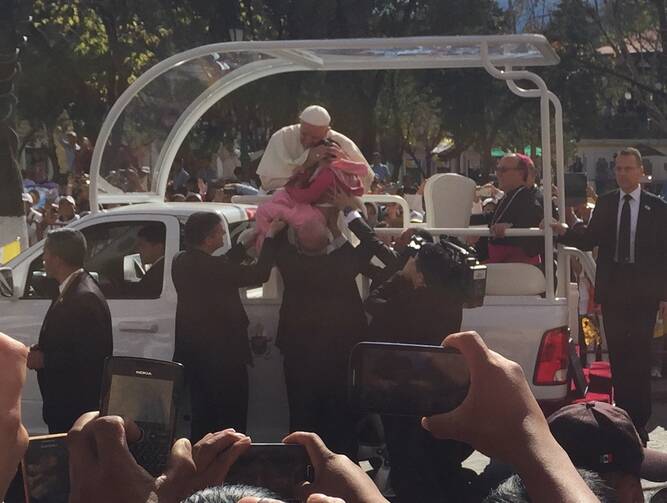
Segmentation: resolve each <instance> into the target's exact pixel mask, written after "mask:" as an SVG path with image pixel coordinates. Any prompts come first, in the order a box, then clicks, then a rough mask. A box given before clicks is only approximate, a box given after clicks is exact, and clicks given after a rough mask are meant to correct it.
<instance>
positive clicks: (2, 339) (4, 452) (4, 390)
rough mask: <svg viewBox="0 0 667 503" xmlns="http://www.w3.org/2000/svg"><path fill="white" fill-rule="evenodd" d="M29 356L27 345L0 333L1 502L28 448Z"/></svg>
mask: <svg viewBox="0 0 667 503" xmlns="http://www.w3.org/2000/svg"><path fill="white" fill-rule="evenodd" d="M27 359H28V348H27V347H25V346H24V345H23V344H22V343H20V342H19V341H15V340H14V339H12V338H11V337H9V336H7V335H5V334H3V333H0V446H2V449H0V501H4V496H5V493H6V492H7V489H8V488H9V484H10V483H11V481H12V479H13V478H14V475H16V468H17V467H18V464H19V461H20V460H21V458H22V457H23V453H24V452H25V450H26V448H27V447H28V432H27V431H26V429H25V428H24V427H23V424H21V389H22V388H23V383H24V382H25V378H26V361H27Z"/></svg>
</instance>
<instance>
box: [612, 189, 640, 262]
mask: <svg viewBox="0 0 667 503" xmlns="http://www.w3.org/2000/svg"><path fill="white" fill-rule="evenodd" d="M641 193H642V187H641V185H638V186H637V188H636V189H635V190H633V191H632V192H630V194H629V195H630V197H632V199H630V201H628V204H629V205H630V263H632V264H634V262H635V236H636V234H637V219H638V218H639V200H640V198H641ZM625 194H626V193H625V192H623V191H622V190H619V191H618V198H619V199H618V213H617V215H616V252H615V253H614V260H616V261H618V239H619V231H620V226H621V212H622V211H623V204H625V199H623V198H624V197H625Z"/></svg>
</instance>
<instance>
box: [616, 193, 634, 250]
mask: <svg viewBox="0 0 667 503" xmlns="http://www.w3.org/2000/svg"><path fill="white" fill-rule="evenodd" d="M623 199H624V201H623V208H622V209H621V223H620V225H619V226H618V261H619V262H622V263H627V262H630V199H632V196H631V195H630V194H625V195H624V196H623Z"/></svg>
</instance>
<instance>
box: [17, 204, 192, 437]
mask: <svg viewBox="0 0 667 503" xmlns="http://www.w3.org/2000/svg"><path fill="white" fill-rule="evenodd" d="M86 224H88V225H86ZM149 224H152V225H157V226H162V227H163V228H164V230H165V237H166V243H165V257H164V259H163V261H164V270H163V272H162V282H161V285H158V288H155V289H153V290H151V291H150V292H146V291H144V290H143V289H141V288H138V287H137V286H138V283H139V281H140V279H141V277H142V276H143V274H144V272H145V271H144V267H143V265H142V264H141V261H140V259H139V255H138V248H137V233H138V232H139V231H140V229H142V228H143V227H144V226H146V225H149ZM76 227H77V229H78V230H80V231H82V232H83V234H84V236H85V237H86V242H87V245H88V253H87V255H86V261H85V268H86V270H87V271H89V272H90V273H91V275H92V276H93V277H94V278H95V279H96V280H97V282H98V283H99V285H100V288H101V289H102V292H103V293H104V295H105V297H106V299H107V302H108V304H109V309H110V311H111V318H112V324H113V338H114V354H115V355H124V356H142V357H147V358H158V359H166V360H170V359H171V357H172V355H173V352H174V329H175V328H174V327H175V326H174V317H175V312H176V294H175V291H174V286H173V283H172V281H171V260H172V257H173V256H174V254H175V253H176V252H177V251H178V243H179V239H180V236H179V234H180V230H179V225H178V220H177V219H176V218H175V217H172V216H168V215H165V216H162V215H117V216H116V215H104V217H103V218H95V219H91V220H90V221H88V222H85V223H84V222H82V224H81V225H78V226H76ZM26 276H27V279H26V282H25V286H24V288H23V295H22V297H21V298H20V299H19V300H18V301H17V302H14V303H12V304H13V306H12V307H11V311H12V312H11V315H12V316H10V317H9V319H8V320H7V321H8V322H9V323H8V324H7V326H6V330H7V333H9V334H10V335H12V336H14V337H16V338H17V339H19V340H21V341H22V342H23V343H25V344H28V345H30V344H35V343H36V342H37V339H38V337H39V330H40V328H41V324H42V321H43V319H44V315H45V314H46V311H47V309H48V307H49V305H50V303H51V298H53V293H54V288H56V289H57V285H55V283H54V282H53V280H50V279H48V278H46V274H45V273H44V265H43V261H42V251H41V250H40V251H39V252H38V253H37V254H36V255H34V256H33V257H31V258H30V265H29V270H28V273H27V275H26ZM72 392H73V393H76V390H72ZM41 401H42V400H41V394H40V392H39V388H38V386H37V378H36V374H35V372H32V371H29V372H28V380H27V382H26V387H25V389H24V392H23V402H22V403H23V417H24V422H25V425H26V427H27V428H28V431H29V432H30V434H31V435H36V434H39V433H43V432H46V425H44V424H43V422H42V419H41Z"/></svg>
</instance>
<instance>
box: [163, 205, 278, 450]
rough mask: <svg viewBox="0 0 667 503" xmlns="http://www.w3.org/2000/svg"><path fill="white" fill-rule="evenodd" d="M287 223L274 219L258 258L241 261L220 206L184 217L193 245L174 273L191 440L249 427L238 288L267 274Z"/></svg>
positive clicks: (246, 354)
mask: <svg viewBox="0 0 667 503" xmlns="http://www.w3.org/2000/svg"><path fill="white" fill-rule="evenodd" d="M284 226H285V224H284V223H283V222H281V221H280V220H274V221H273V222H271V227H270V229H269V231H268V233H267V234H266V239H265V240H264V242H263V244H262V250H261V253H260V256H259V259H258V261H257V262H256V263H254V264H252V265H243V264H241V263H240V260H239V258H241V257H242V256H244V254H241V253H239V252H238V247H242V246H243V245H237V247H235V248H232V250H231V251H230V252H229V253H227V255H222V256H214V255H213V253H214V252H215V251H216V250H218V249H219V248H221V247H222V246H223V245H224V236H225V228H224V226H223V224H222V219H221V218H220V216H219V215H218V214H217V213H212V212H197V213H193V214H192V215H191V216H190V218H188V221H187V222H186V223H185V241H186V244H187V246H188V249H187V250H186V251H184V252H181V253H179V254H177V255H176V256H175V257H174V262H173V265H172V268H171V275H172V278H173V280H174V286H175V287H176V292H177V294H178V304H177V307H176V351H175V353H174V361H177V362H181V363H183V364H184V365H185V376H186V381H187V382H188V383H189V386H190V394H191V402H192V435H191V438H192V441H193V442H196V441H198V440H200V439H201V438H203V437H204V436H205V435H206V434H207V433H210V432H215V431H219V430H222V429H224V428H234V429H236V431H239V432H244V431H245V429H246V420H247V414H248V370H247V368H246V365H247V364H249V363H250V362H251V355H250V347H249V345H248V316H247V315H246V312H245V309H244V308H243V304H241V297H240V295H239V288H242V287H247V286H253V285H261V284H262V283H264V282H265V281H267V280H268V279H269V275H270V273H271V267H272V266H273V263H274V258H275V252H276V243H275V239H273V238H274V237H275V236H276V235H277V234H278V233H279V232H280V231H281V230H282V229H283V228H284Z"/></svg>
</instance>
